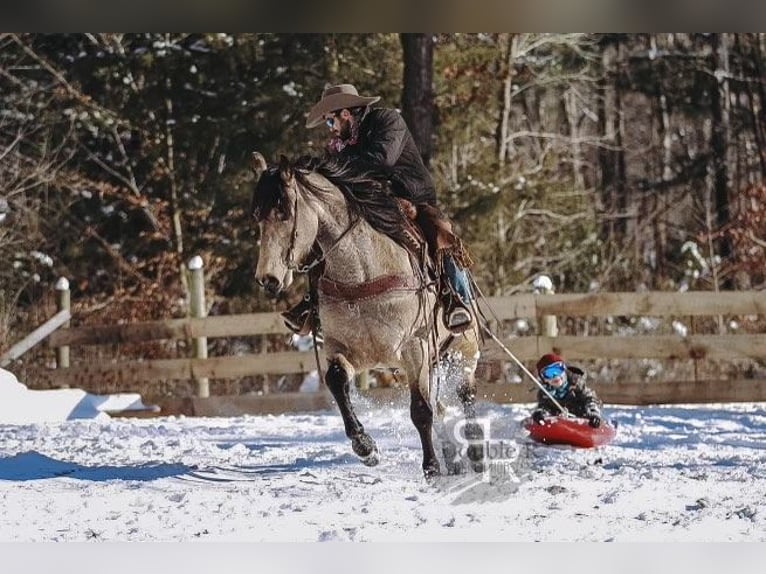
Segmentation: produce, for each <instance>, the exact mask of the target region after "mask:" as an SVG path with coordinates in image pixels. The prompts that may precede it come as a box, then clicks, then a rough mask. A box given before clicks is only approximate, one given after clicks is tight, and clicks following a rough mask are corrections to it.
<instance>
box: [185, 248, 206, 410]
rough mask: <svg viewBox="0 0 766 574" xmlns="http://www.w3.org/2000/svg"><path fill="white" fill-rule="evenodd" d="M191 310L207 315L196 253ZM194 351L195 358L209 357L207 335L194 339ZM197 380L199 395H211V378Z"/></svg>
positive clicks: (192, 263) (192, 261)
mask: <svg viewBox="0 0 766 574" xmlns="http://www.w3.org/2000/svg"><path fill="white" fill-rule="evenodd" d="M188 267H189V297H190V300H189V310H190V312H191V316H192V317H193V318H195V319H200V318H202V317H206V316H207V310H206V308H205V273H204V269H203V267H204V264H203V262H202V257H200V256H199V255H195V256H194V257H192V258H191V259H190V260H189V263H188ZM192 353H193V356H194V358H195V359H207V337H195V338H194V339H192ZM194 380H195V381H196V382H197V396H198V397H200V398H203V399H206V398H208V397H209V396H210V380H209V379H208V378H207V377H196V376H195V377H194Z"/></svg>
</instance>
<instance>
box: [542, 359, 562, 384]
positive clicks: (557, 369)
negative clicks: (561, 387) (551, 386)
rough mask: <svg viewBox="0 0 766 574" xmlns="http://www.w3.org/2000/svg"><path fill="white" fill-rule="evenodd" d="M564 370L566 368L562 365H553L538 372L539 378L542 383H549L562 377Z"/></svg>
mask: <svg viewBox="0 0 766 574" xmlns="http://www.w3.org/2000/svg"><path fill="white" fill-rule="evenodd" d="M566 370H567V368H566V366H565V365H564V363H553V364H552V365H548V366H547V367H545V368H544V369H543V370H542V371H540V376H541V377H542V379H543V380H544V381H551V380H553V379H555V378H556V377H560V376H561V375H563V374H564V372H565V371H566Z"/></svg>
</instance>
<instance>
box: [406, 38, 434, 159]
mask: <svg viewBox="0 0 766 574" xmlns="http://www.w3.org/2000/svg"><path fill="white" fill-rule="evenodd" d="M400 39H401V43H402V50H403V57H404V86H403V89H402V115H403V116H404V121H406V122H407V126H409V128H410V131H411V132H412V136H413V137H414V138H415V143H416V144H417V146H418V149H419V150H420V155H421V156H422V158H423V162H424V163H425V164H426V166H428V164H429V162H430V161H431V155H432V154H433V141H432V140H433V134H434V92H433V68H434V66H433V56H434V43H433V37H432V36H431V34H401V35H400Z"/></svg>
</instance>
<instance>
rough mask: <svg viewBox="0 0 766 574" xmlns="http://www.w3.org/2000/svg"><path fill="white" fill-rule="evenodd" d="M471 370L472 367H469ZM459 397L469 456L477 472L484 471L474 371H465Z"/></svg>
mask: <svg viewBox="0 0 766 574" xmlns="http://www.w3.org/2000/svg"><path fill="white" fill-rule="evenodd" d="M468 370H470V369H468ZM457 394H458V398H459V399H460V402H461V403H462V405H463V414H464V415H465V426H464V427H463V432H464V434H465V439H466V442H468V449H467V453H466V454H467V456H468V460H470V461H471V466H472V467H473V469H474V471H476V472H483V471H484V468H485V465H484V429H483V428H482V426H481V425H480V424H479V423H478V422H477V420H476V382H475V379H474V376H473V371H471V372H466V371H464V376H463V379H462V381H461V383H460V385H459V386H458V389H457Z"/></svg>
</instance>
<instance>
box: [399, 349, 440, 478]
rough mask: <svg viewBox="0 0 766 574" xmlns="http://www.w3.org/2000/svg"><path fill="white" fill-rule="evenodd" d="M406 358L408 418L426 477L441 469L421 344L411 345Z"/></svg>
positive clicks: (424, 358)
mask: <svg viewBox="0 0 766 574" xmlns="http://www.w3.org/2000/svg"><path fill="white" fill-rule="evenodd" d="M407 359H409V360H408V361H407V363H409V365H408V369H407V370H408V373H407V377H408V379H409V386H410V419H412V424H414V425H415V428H416V429H417V431H418V435H420V444H421V445H422V447H423V474H424V475H425V477H426V478H431V477H434V476H438V475H439V474H441V470H440V469H439V460H438V459H437V458H436V451H435V450H434V439H433V435H432V430H433V424H434V412H433V409H432V408H431V404H430V402H429V398H430V392H429V380H428V368H427V361H426V351H425V349H424V348H422V345H416V346H413V349H412V351H411V353H410V356H409V357H407Z"/></svg>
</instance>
